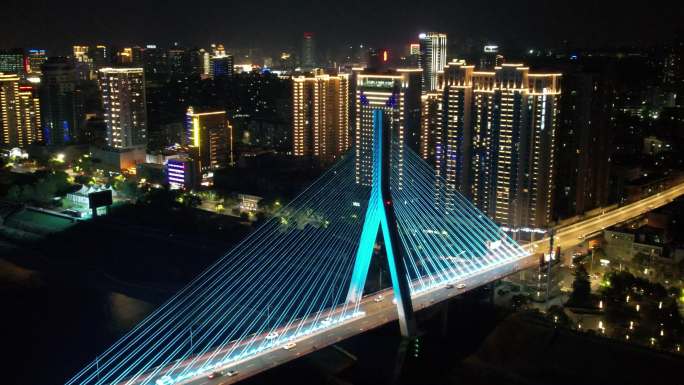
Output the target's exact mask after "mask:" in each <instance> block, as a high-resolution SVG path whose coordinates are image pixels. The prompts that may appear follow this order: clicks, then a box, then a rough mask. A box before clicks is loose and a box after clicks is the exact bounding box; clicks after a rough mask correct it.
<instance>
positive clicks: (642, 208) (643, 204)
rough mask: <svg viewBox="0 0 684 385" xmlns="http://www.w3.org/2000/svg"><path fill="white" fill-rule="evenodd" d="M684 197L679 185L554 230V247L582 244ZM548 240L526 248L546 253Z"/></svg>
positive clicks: (533, 243)
mask: <svg viewBox="0 0 684 385" xmlns="http://www.w3.org/2000/svg"><path fill="white" fill-rule="evenodd" d="M682 195H684V183H680V184H678V185H676V186H674V187H671V188H669V189H667V190H665V191H663V192H660V193H657V194H655V195H652V196H650V197H647V198H644V199H642V200H640V201H637V202H634V203H630V204H628V205H625V206H622V207H618V208H616V209H614V210H611V211H606V212H604V213H603V214H600V215H598V216H595V217H592V218H587V219H585V220H583V221H580V222H577V223H574V224H572V225H567V226H563V227H560V228H556V236H555V237H554V247H555V246H560V248H561V250H563V249H567V248H570V247H573V246H577V245H578V244H580V243H582V242H583V241H584V240H585V239H586V237H587V236H588V235H592V234H596V233H598V232H600V231H602V230H603V229H606V228H609V227H611V226H614V225H616V224H619V223H622V222H626V221H628V220H630V219H633V218H636V217H638V216H640V215H643V214H645V213H647V212H649V211H651V210H653V209H656V208H658V207H661V206H665V205H666V204H668V203H670V202H672V201H673V200H675V199H676V198H678V197H680V196H682ZM548 243H549V241H548V238H545V239H541V240H538V241H535V242H532V243H530V244H528V245H526V247H527V248H528V250H530V251H534V252H542V251H544V252H547V251H548Z"/></svg>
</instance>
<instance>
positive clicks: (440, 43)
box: [418, 32, 447, 91]
mask: <svg viewBox="0 0 684 385" xmlns="http://www.w3.org/2000/svg"><path fill="white" fill-rule="evenodd" d="M418 38H419V39H420V57H419V64H420V68H422V69H423V91H434V90H436V89H437V88H438V87H439V83H438V78H437V74H438V73H439V72H440V71H442V69H443V68H444V66H445V65H446V62H447V35H446V34H444V33H438V32H428V33H421V34H420V35H418Z"/></svg>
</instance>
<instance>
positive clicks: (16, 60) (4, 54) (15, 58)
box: [0, 48, 27, 79]
mask: <svg viewBox="0 0 684 385" xmlns="http://www.w3.org/2000/svg"><path fill="white" fill-rule="evenodd" d="M26 67H27V65H26V62H25V61H24V50H22V49H21V48H15V49H0V72H3V73H5V74H17V75H19V76H20V77H21V78H22V79H23V78H24V77H25V76H26Z"/></svg>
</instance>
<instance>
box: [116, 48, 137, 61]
mask: <svg viewBox="0 0 684 385" xmlns="http://www.w3.org/2000/svg"><path fill="white" fill-rule="evenodd" d="M116 57H117V58H116V61H117V63H118V64H120V65H131V64H133V48H131V47H126V48H124V49H122V50H121V51H119V52H117V53H116Z"/></svg>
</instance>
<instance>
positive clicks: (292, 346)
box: [283, 342, 297, 350]
mask: <svg viewBox="0 0 684 385" xmlns="http://www.w3.org/2000/svg"><path fill="white" fill-rule="evenodd" d="M295 347H297V344H296V343H294V342H288V343H286V344H285V345H283V349H285V350H292V349H294V348H295Z"/></svg>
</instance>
